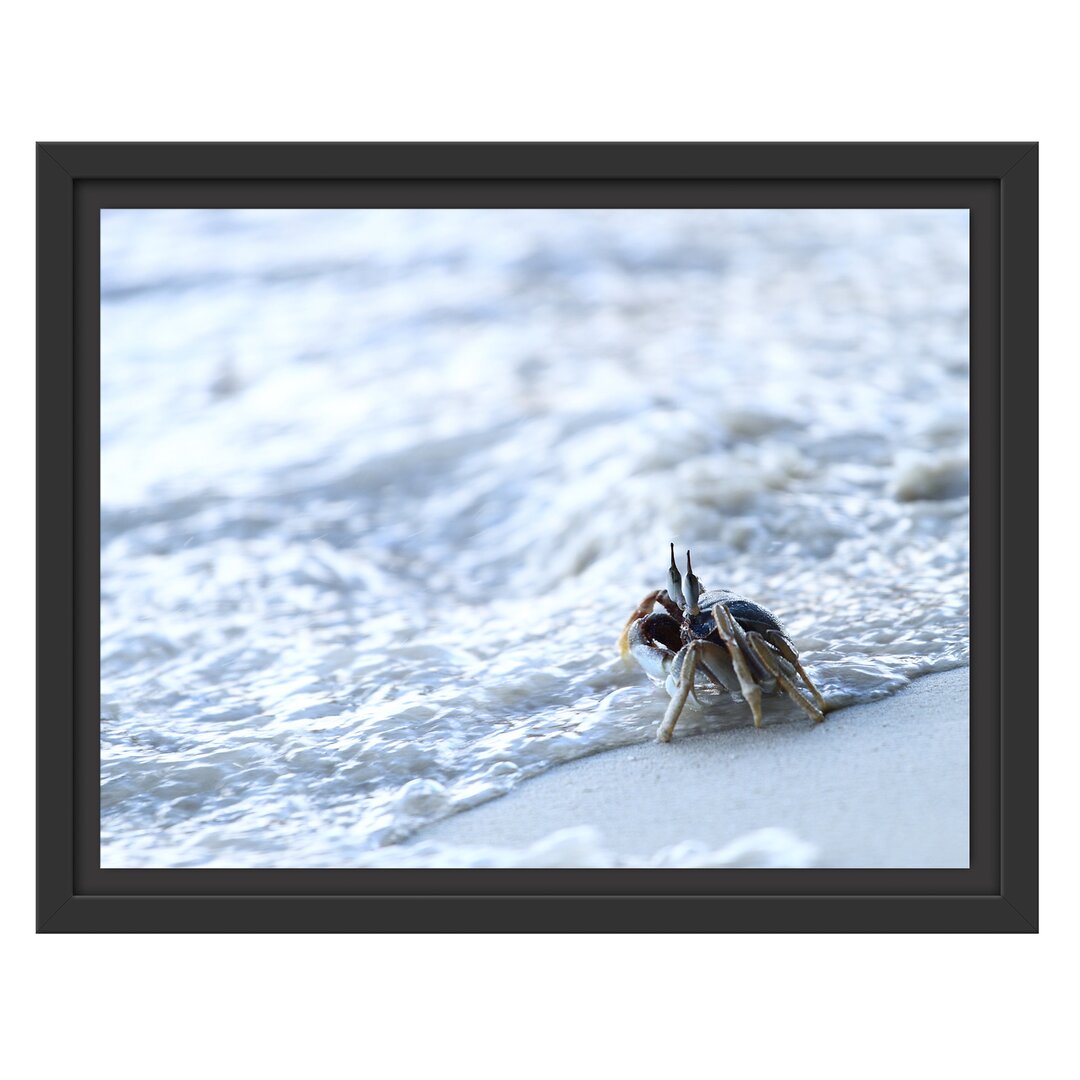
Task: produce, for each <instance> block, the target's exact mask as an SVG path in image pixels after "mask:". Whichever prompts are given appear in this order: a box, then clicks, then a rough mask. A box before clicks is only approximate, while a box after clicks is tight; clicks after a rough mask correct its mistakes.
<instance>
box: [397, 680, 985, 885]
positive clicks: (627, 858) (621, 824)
mask: <svg viewBox="0 0 1080 1080" xmlns="http://www.w3.org/2000/svg"><path fill="white" fill-rule="evenodd" d="M658 703H659V705H660V706H662V701H659V699H658ZM659 716H660V714H659V713H658V716H657V719H658V720H659ZM967 776H968V669H967V668H961V669H957V670H953V671H946V672H940V673H937V674H933V675H928V676H925V677H923V678H921V679H917V680H916V681H915V682H913V683H911V684H910V685H909V686H907V687H904V688H903V689H902V690H900V691H899V692H898V693H896V694H893V695H892V696H890V697H887V698H884V699H882V700H880V701H874V702H870V703H868V704H862V705H855V706H851V707H849V708H846V709H840V710H838V711H836V712H834V713H830V714H829V716H828V719H827V720H826V722H825V723H824V724H821V725H818V726H814V725H811V724H810V723H806V724H803V723H798V722H796V723H773V724H770V725H767V726H766V727H764V728H762V729H761V730H755V729H754V728H753V727H750V726H748V727H746V728H737V729H729V730H725V731H718V732H716V733H709V734H703V735H687V736H685V737H683V738H679V735H678V731H676V737H675V739H674V740H673V741H672V742H671V743H670V744H668V745H660V744H658V743H647V744H642V745H638V746H630V747H625V748H623V749H619V750H612V751H608V752H606V753H601V754H596V755H594V756H592V757H589V758H584V759H582V760H579V761H574V762H571V763H569V764H567V765H563V766H560V767H558V768H555V769H552V770H551V771H550V772H548V773H545V774H543V775H541V776H538V777H536V778H535V779H532V780H528V781H526V782H525V783H523V784H522V785H521V786H520V787H518V788H516V789H514V790H513V791H511V792H510V793H509V794H507V795H505V796H503V797H501V798H499V799H496V800H493V801H492V802H489V803H485V804H483V805H482V806H478V807H476V808H474V809H472V810H468V811H465V812H464V813H461V814H458V815H457V816H455V817H452V818H448V819H446V820H445V821H442V822H439V823H437V824H435V825H433V826H430V827H428V828H427V829H425V830H423V831H422V832H421V833H420V834H419V835H418V836H416V837H415V838H414V843H416V842H423V843H426V842H431V843H434V844H437V845H439V846H440V847H441V846H443V845H446V846H448V847H450V846H452V847H462V846H463V847H473V846H475V847H484V848H502V849H517V850H520V849H523V848H529V847H534V848H536V847H537V846H539V849H540V850H543V849H544V847H545V844H544V841H545V838H550V836H551V834H552V833H556V832H558V831H560V830H564V829H571V828H575V827H580V826H590V827H592V828H593V829H596V830H598V831H599V834H600V836H601V837H602V840H603V844H604V847H605V848H606V849H607V850H609V851H610V852H612V853H613V854H614V856H615V858H616V860H617V863H618V864H622V865H627V864H630V865H632V864H635V863H642V862H646V861H648V860H649V859H650V858H652V857H653V856H654V855H655V853H657V852H658V851H660V850H661V849H665V848H670V847H672V846H673V845H677V844H683V843H685V842H687V841H691V842H696V843H697V844H700V845H705V846H706V847H707V848H709V849H719V848H723V847H725V846H727V845H729V844H731V843H732V842H733V841H736V840H738V839H739V838H741V837H744V836H746V835H747V834H749V833H754V832H756V831H757V830H760V829H777V828H779V829H782V830H785V831H786V832H787V833H790V834H793V836H794V837H796V838H798V840H799V841H802V842H803V845H807V844H808V845H810V847H811V848H813V850H814V853H813V855H812V857H811V859H810V862H811V863H812V864H813V865H815V866H823V867H956V866H967V864H968V783H967ZM547 847H548V848H549V849H550V850H551V851H553V852H556V853H557V852H558V851H559V850H560V849H561V847H562V845H559V844H558V843H556V844H554V845H552V844H550V843H548V844H547ZM804 850H805V848H804ZM559 858H560V856H559V855H557V854H556V855H554V856H553V860H552V863H551V864H550V865H560V863H559V862H558V861H557V860H558V859H559ZM530 863H531V864H532V865H537V863H536V862H535V861H533V860H530ZM770 864H771V865H776V863H775V862H772V863H770ZM741 865H748V864H747V863H746V862H745V861H742V862H741Z"/></svg>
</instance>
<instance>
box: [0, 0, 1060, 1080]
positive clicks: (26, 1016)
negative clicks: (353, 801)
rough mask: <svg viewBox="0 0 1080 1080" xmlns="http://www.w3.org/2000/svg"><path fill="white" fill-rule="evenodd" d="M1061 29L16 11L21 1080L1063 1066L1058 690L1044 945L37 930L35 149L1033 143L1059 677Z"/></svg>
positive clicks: (852, 12)
mask: <svg viewBox="0 0 1080 1080" xmlns="http://www.w3.org/2000/svg"><path fill="white" fill-rule="evenodd" d="M1064 10H1065V9H1064V8H1063V7H1061V6H1059V5H1057V4H1056V3H1047V2H1040V0H1032V2H1029V3H1027V4H1025V5H1024V6H1023V8H1022V9H1017V8H1015V7H1011V8H1006V7H1005V6H1003V5H991V4H985V3H980V4H968V3H964V4H961V3H943V2H941V0H937V2H935V3H925V2H919V0H916V2H909V3H907V4H905V5H903V6H899V5H884V6H880V5H879V6H877V7H872V6H869V5H865V4H856V3H840V2H828V0H825V2H821V3H817V4H806V3H781V2H777V0H773V2H772V3H767V4H760V5H749V4H745V5H744V4H740V5H732V6H731V7H730V8H726V7H725V6H722V5H720V4H717V3H710V4H691V3H678V2H672V3H668V4H666V5H658V4H649V5H644V4H637V5H631V4H629V3H626V2H623V3H618V4H615V3H612V4H599V3H592V4H589V3H583V2H582V0H577V2H575V3H560V2H555V3H550V2H549V3H546V4H544V5H539V4H529V5H517V6H513V7H512V6H511V5H502V4H494V3H491V4H482V3H467V2H464V0H459V2H457V3H453V4H418V3H398V4H395V5H388V4H387V5H384V4H380V5H370V6H369V5H363V4H357V3H349V4H346V3H320V2H317V0H312V2H309V3H307V4H303V5H295V6H289V7H284V6H280V7H277V8H271V7H270V6H267V5H255V4H238V3H234V4H224V3H222V2H221V0H218V2H216V3H203V2H198V0H194V2H190V3H187V4H185V5H173V4H168V5H158V6H151V5H146V4H134V3H109V2H101V3H96V4H79V5H75V4H71V3H53V4H49V5H41V6H39V7H37V8H36V9H34V10H31V9H30V8H29V6H28V5H24V6H21V7H20V8H18V9H12V10H11V11H9V12H8V14H7V16H6V17H5V33H4V38H5V42H4V48H3V54H4V61H3V64H2V65H0V80H2V87H0V88H2V97H0V100H2V101H3V116H4V119H3V121H2V124H3V138H2V139H0V147H2V153H3V157H4V161H3V168H2V170H0V183H2V184H3V196H4V197H3V202H2V206H3V208H4V210H5V217H4V231H3V236H4V241H5V243H4V254H5V257H4V258H3V259H2V260H0V274H2V275H3V287H2V291H0V297H2V298H3V311H4V315H5V317H4V321H3V327H4V334H3V336H2V338H0V342H2V352H0V355H2V358H3V361H4V368H3V370H4V388H3V393H2V394H0V438H2V439H3V451H4V457H3V461H4V473H5V488H6V489H7V491H8V493H9V495H8V498H6V499H5V510H6V513H5V515H4V516H5V520H4V528H3V530H2V534H0V535H2V542H3V561H2V563H0V565H2V566H3V568H4V571H5V580H4V585H5V588H4V593H5V603H4V615H5V616H6V617H5V618H3V619H0V632H2V634H3V642H2V646H0V657H2V658H3V672H4V686H5V689H6V690H7V694H6V697H5V705H6V708H5V710H4V712H5V714H6V715H5V716H4V718H3V721H4V727H5V734H6V740H5V744H4V760H5V764H6V769H5V773H4V779H3V783H2V784H0V799H2V800H3V803H2V812H0V823H2V824H0V828H2V830H3V841H4V844H3V846H4V858H3V860H2V862H3V865H4V868H5V871H6V873H5V874H4V886H3V890H2V891H3V897H2V903H3V917H2V920H0V926H2V928H3V934H4V942H3V949H2V954H0V955H3V957H4V961H3V967H4V978H3V980H2V984H3V986H4V989H5V991H6V994H7V995H10V998H9V1002H8V1004H7V1005H6V1006H4V1009H3V1015H4V1019H5V1021H6V1025H10V1031H11V1032H12V1034H9V1035H7V1036H5V1039H4V1049H3V1055H2V1056H3V1060H5V1062H10V1061H15V1062H16V1066H15V1073H14V1075H19V1076H34V1077H39V1076H41V1077H52V1076H61V1075H67V1074H69V1073H70V1072H72V1071H73V1070H74V1069H81V1070H85V1071H86V1072H88V1073H89V1074H90V1075H96V1074H98V1073H106V1072H107V1073H109V1074H110V1075H112V1076H118V1077H127V1076H137V1075H138V1076H161V1077H171V1076H190V1075H192V1074H196V1075H203V1076H223V1075H237V1076H250V1075H263V1076H276V1075H286V1074H299V1075H305V1074H322V1073H326V1072H328V1071H330V1070H333V1071H334V1072H337V1071H339V1070H340V1071H342V1072H345V1073H348V1074H361V1073H364V1074H368V1073H373V1072H374V1073H378V1074H382V1075H387V1074H389V1075H406V1076H411V1075H418V1074H420V1073H421V1072H422V1071H425V1072H429V1073H430V1074H431V1075H435V1076H441V1075H444V1074H447V1075H455V1074H457V1073H459V1072H465V1071H468V1072H470V1073H476V1074H480V1075H486V1074H489V1073H490V1074H499V1075H506V1074H510V1073H516V1074H524V1075H527V1076H529V1075H544V1074H546V1073H548V1072H550V1071H551V1070H553V1069H558V1070H559V1071H561V1072H562V1073H569V1074H571V1075H584V1074H586V1073H588V1072H592V1071H600V1070H602V1071H603V1073H604V1074H605V1075H606V1074H608V1073H610V1072H615V1071H616V1070H617V1069H621V1070H624V1071H627V1072H629V1073H631V1074H638V1073H640V1074H642V1075H645V1074H660V1075H679V1074H681V1073H686V1072H690V1071H691V1070H693V1074H697V1071H698V1070H706V1069H707V1070H708V1071H709V1072H715V1073H717V1074H720V1073H727V1074H739V1073H742V1074H745V1073H748V1072H749V1073H753V1074H757V1075H760V1076H779V1075H785V1074H790V1073H792V1072H795V1071H797V1072H799V1073H802V1072H804V1070H806V1071H810V1072H812V1073H816V1072H818V1071H821V1072H826V1073H830V1074H832V1075H835V1076H856V1075H860V1076H861V1075H875V1076H885V1077H891V1076H900V1075H906V1074H908V1073H913V1074H915V1075H929V1076H935V1077H936V1076H949V1075H952V1074H953V1073H955V1072H959V1071H960V1070H963V1071H964V1072H965V1073H968V1072H976V1071H977V1072H978V1073H979V1074H981V1075H983V1076H1004V1075H1006V1074H1015V1073H1016V1072H1017V1071H1019V1070H1020V1069H1022V1068H1024V1066H1025V1065H1026V1064H1030V1065H1031V1066H1033V1068H1031V1069H1030V1072H1031V1074H1032V1075H1054V1074H1055V1073H1056V1072H1057V1071H1058V1069H1057V1068H1054V1067H1052V1066H1051V1055H1052V1054H1053V1053H1054V1051H1059V1052H1061V1051H1067V1047H1066V1045H1065V1039H1066V1037H1067V1034H1068V1032H1069V1030H1070V1021H1071V1015H1070V1014H1069V1013H1067V1012H1066V1009H1067V1007H1068V1001H1069V999H1070V997H1071V994H1070V992H1069V987H1071V985H1072V983H1073V982H1074V979H1073V971H1072V963H1071V962H1070V961H1069V960H1068V957H1067V953H1066V951H1067V950H1073V949H1074V946H1075V938H1076V935H1075V930H1074V926H1075V906H1076V900H1075V894H1074V893H1072V892H1071V889H1072V886H1073V883H1074V882H1075V879H1076V871H1075V867H1076V862H1077V855H1076V846H1077V845H1076V841H1075V836H1074V835H1073V833H1074V827H1073V824H1074V822H1075V818H1076V815H1075V809H1074V805H1073V804H1072V803H1071V802H1070V801H1069V800H1068V793H1069V792H1071V791H1072V790H1073V788H1074V787H1075V781H1074V780H1073V774H1074V772H1075V763H1076V761H1077V731H1078V729H1080V725H1078V723H1077V720H1076V707H1075V693H1069V692H1068V691H1067V688H1066V687H1065V685H1064V684H1063V681H1062V679H1061V678H1060V677H1057V676H1056V675H1053V674H1049V673H1048V677H1047V678H1046V679H1044V680H1043V683H1042V688H1043V691H1044V698H1045V701H1046V703H1047V704H1046V705H1045V707H1044V709H1043V714H1044V721H1043V735H1042V745H1043V749H1044V755H1043V756H1044V763H1043V774H1042V784H1043V840H1042V852H1043V856H1042V858H1043V873H1042V888H1043V901H1042V926H1043V933H1042V935H1041V936H1040V937H1038V938H1035V937H1030V936H1028V937H1012V936H1007V937H1006V936H1002V937H956V938H950V937H912V936H896V937H877V938H863V937H845V938H830V937H805V938H796V937H775V938H763V937H741V938H727V937H715V938H703V937H686V938H682V937H637V938H627V937H606V938H599V937H598V938H584V937H566V938H561V939H551V938H531V937H520V938H516V939H515V940H513V941H506V940H500V939H496V938H481V937H468V936H462V937H453V938H440V939H429V938H423V939H420V938H417V939H402V938H392V937H360V936H357V937H343V938H335V937H321V936H295V937H258V936H252V937H235V938H229V937H205V938H192V937H179V936H177V937H153V938H140V937H135V936H115V937H110V936H102V937H91V936H86V937H63V936H48V937H35V936H34V935H33V933H32V929H33V908H32V894H33V887H32V874H33V834H32V829H31V820H32V808H33V802H32V798H33V779H32V777H33V740H32V733H33V708H34V697H33V665H34V657H33V641H34V636H33V617H34V616H33V574H32V567H33V563H34V534H33V499H34V492H33V474H32V470H31V468H30V464H29V463H30V460H31V456H32V452H33V451H32V448H33V438H34V432H33V419H32V417H33V409H32V400H33V394H34V374H33V372H34V367H33V362H34V331H33V316H34V296H33V274H32V267H33V259H34V255H33V241H34V234H33V223H34V215H33V200H34V148H33V143H34V141H35V140H82V139H87V140H98V139H135V140H141V139H145V140H199V139H211V140H231V139H244V140H252V139H281V140H287V139H297V140H317V139H388V140H424V139H439V140H455V139H493V140H502V139H537V140H557V139H569V140H616V139H658V140H678V139H703V140H712V139H726V140H740V139H746V140H787V139H794V140H823V139H857V140H863V139H865V140H881V139H886V140H922V139H930V140H953V139H955V140H980V139H1040V140H1042V142H1043V145H1042V150H1041V169H1042V177H1043V181H1042V208H1041V219H1042V222H1043V223H1044V227H1043V229H1042V244H1043V246H1042V265H1043V269H1042V295H1043V304H1042V309H1043V312H1044V319H1043V336H1042V358H1043V360H1042V387H1043V393H1044V397H1045V399H1046V408H1045V411H1044V420H1043V424H1042V431H1043V433H1044V436H1043V437H1044V441H1045V445H1044V447H1043V456H1044V459H1045V460H1046V461H1047V463H1048V465H1047V477H1048V480H1047V483H1046V485H1045V489H1046V497H1045V503H1046V504H1047V506H1046V521H1045V522H1044V523H1043V534H1044V537H1045V539H1044V543H1043V546H1044V548H1045V550H1044V552H1043V555H1042V563H1043V566H1044V571H1043V578H1044V581H1045V583H1046V586H1045V589H1044V595H1043V600H1044V610H1045V612H1046V614H1044V617H1043V621H1044V623H1045V626H1046V632H1044V634H1043V649H1044V652H1045V654H1046V655H1047V656H1048V658H1049V660H1050V662H1054V660H1055V659H1058V658H1059V657H1060V656H1061V654H1062V652H1063V648H1062V646H1061V645H1060V644H1058V643H1056V642H1055V638H1054V637H1053V636H1052V634H1054V635H1060V636H1063V637H1064V639H1065V641H1066V642H1068V641H1069V639H1070V638H1071V637H1072V636H1073V634H1074V631H1073V629H1072V627H1071V623H1072V616H1073V613H1074V612H1075V610H1076V604H1075V599H1076V597H1075V590H1074V589H1072V588H1071V584H1072V583H1071V579H1072V578H1073V574H1072V573H1071V571H1070V561H1069V558H1068V555H1067V554H1066V552H1067V551H1068V552H1069V554H1071V551H1070V550H1069V549H1071V548H1072V547H1073V546H1075V545H1074V544H1071V543H1069V540H1068V538H1067V532H1066V524H1065V519H1066V514H1067V512H1068V510H1069V508H1070V504H1071V502H1072V500H1073V498H1074V496H1075V490H1076V483H1075V476H1074V470H1073V469H1072V467H1071V460H1072V459H1073V458H1074V457H1075V454H1074V453H1071V452H1070V451H1069V449H1068V448H1065V447H1061V448H1060V449H1058V448H1057V447H1056V443H1057V440H1058V438H1059V436H1058V432H1060V431H1062V430H1068V427H1069V426H1070V423H1074V421H1073V420H1072V413H1073V407H1072V402H1073V401H1074V400H1075V389H1076V387H1075V374H1074V371H1075V368H1076V359H1077V334H1076V331H1075V328H1074V326H1073V321H1074V317H1075V316H1074V312H1075V309H1076V300H1075V295H1074V294H1075V291H1076V282H1077V273H1076V265H1077V255H1076V253H1075V243H1076V239H1077V230H1076V217H1077V215H1076V210H1075V203H1074V202H1073V201H1072V191H1073V189H1074V187H1075V183H1076V165H1077V152H1076V135H1075V116H1074V115H1072V114H1071V112H1070V110H1069V109H1068V108H1067V107H1066V98H1067V97H1068V98H1069V99H1070V100H1072V99H1073V98H1074V95H1075V84H1074V74H1073V72H1074V62H1073V61H1074V57H1073V49H1074V41H1075V39H1074V36H1073V35H1072V34H1070V33H1069V32H1067V30H1066V26H1065V24H1064V21H1063V20H1064V18H1065V16H1064V15H1063V14H1058V12H1063V11H1064ZM511 12H513V14H511ZM1051 458H1056V459H1057V460H1056V461H1051V460H1050V459H1051ZM12 495H13V496H14V498H12V497H11V496H12ZM1033 590H1034V582H1033ZM1062 593H1065V595H1064V596H1063V595H1062ZM1051 604H1053V606H1054V607H1055V608H1056V609H1057V610H1058V612H1059V613H1060V614H1058V615H1057V616H1056V617H1053V618H1052V617H1051ZM1018 614H1019V613H1018ZM1058 641H1060V637H1059V638H1058ZM1065 666H1066V670H1068V669H1069V668H1071V667H1072V666H1073V664H1072V662H1071V661H1069V660H1068V659H1066V661H1065ZM1052 690H1056V691H1057V697H1056V698H1055V697H1052V696H1051V691H1052ZM1055 701H1056V704H1055ZM1072 956H1073V960H1074V961H1075V951H1073V952H1072ZM514 972H516V973H518V977H516V978H515V977H512V973H514ZM1059 976H1060V977H1063V978H1064V979H1065V980H1066V983H1065V989H1064V990H1062V991H1061V992H1059V988H1058V986H1057V985H1055V978H1056V977H1059ZM1066 1060H1068V1059H1067V1058H1066Z"/></svg>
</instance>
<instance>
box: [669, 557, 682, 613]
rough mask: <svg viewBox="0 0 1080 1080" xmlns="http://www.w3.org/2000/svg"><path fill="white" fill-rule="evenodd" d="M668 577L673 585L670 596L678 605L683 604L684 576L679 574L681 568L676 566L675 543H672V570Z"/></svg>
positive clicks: (670, 588)
mask: <svg viewBox="0 0 1080 1080" xmlns="http://www.w3.org/2000/svg"><path fill="white" fill-rule="evenodd" d="M668 577H669V578H670V579H671V585H670V587H669V588H668V596H670V597H671V599H672V600H674V601H675V603H676V604H681V603H682V598H683V589H682V574H680V573H679V568H678V567H677V566H676V565H675V544H674V542H672V545H671V569H670V570H668Z"/></svg>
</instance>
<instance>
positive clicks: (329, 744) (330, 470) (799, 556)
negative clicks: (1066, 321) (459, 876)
mask: <svg viewBox="0 0 1080 1080" xmlns="http://www.w3.org/2000/svg"><path fill="white" fill-rule="evenodd" d="M967 265H968V263H967V215H966V212H962V211H925V210H920V211H776V210H770V211H719V210H693V211H690V210H608V211H595V210H505V211H503V210H411V211H404V210H403V211H389V210H371V211H194V210H192V211H109V212H106V213H105V214H103V219H102V515H101V530H102V538H101V543H102V610H101V634H102V646H101V652H102V655H101V678H102V791H101V806H102V864H103V865H105V866H143V865H159V866H256V865H261V866H289V865H291V866H344V865H358V864H361V863H363V864H366V865H370V864H373V863H374V864H378V863H379V861H380V859H382V860H384V861H388V862H392V861H393V859H394V858H395V855H394V852H393V848H392V847H391V845H393V844H395V843H396V842H399V841H402V840H405V839H407V838H408V837H409V836H411V835H412V834H413V833H414V832H415V830H416V829H417V828H418V827H419V826H421V825H422V824H424V823H426V822H428V821H431V820H435V819H437V818H439V817H442V816H445V815H446V814H449V813H453V812H455V811H456V810H458V809H460V808H462V807H465V806H468V805H473V804H475V803H477V802H480V801H483V800H485V799H487V798H491V797H492V796H493V795H495V794H498V793H500V792H503V791H505V790H507V789H508V788H509V787H511V786H512V785H513V784H515V783H517V782H518V781H520V780H521V779H522V778H523V777H526V776H529V775H533V774H535V773H537V772H540V771H543V770H544V769H547V768H549V767H551V766H552V765H553V764H555V763H557V762H560V761H564V760H569V759H571V758H575V757H580V756H582V755H585V754H589V753H593V752H595V751H597V750H601V749H606V748H609V747H614V746H619V745H624V744H627V743H632V742H636V741H640V740H644V739H648V738H651V737H652V733H653V730H654V729H655V725H656V723H657V722H658V720H659V719H660V717H661V716H662V715H663V710H664V707H665V703H666V700H667V699H666V695H665V694H664V693H663V691H662V690H661V689H658V688H656V687H654V686H653V685H652V684H650V682H649V681H648V679H647V678H646V677H645V676H644V675H643V674H642V673H641V672H640V671H639V670H637V669H633V668H627V667H625V666H624V665H623V664H622V663H621V661H619V659H618V657H617V656H616V653H615V649H614V641H615V639H616V637H617V635H618V633H619V630H620V629H621V627H622V624H623V622H624V620H625V618H626V616H627V614H628V613H629V612H630V610H631V609H632V608H633V607H634V606H635V604H636V603H637V602H638V601H639V600H640V599H641V597H642V596H643V595H644V594H645V593H646V592H647V591H649V590H650V589H653V588H657V587H660V586H663V585H664V584H666V564H667V544H668V541H669V540H671V539H675V540H676V541H677V543H678V544H679V545H681V547H683V548H685V547H692V548H693V552H694V565H695V569H696V571H697V572H698V574H699V575H700V576H701V578H702V579H703V582H704V584H705V586H706V587H707V588H716V587H727V588H731V589H734V590H736V591H738V592H741V593H744V594H746V595H748V596H750V597H751V598H753V599H755V600H757V601H758V602H759V603H762V604H764V605H765V606H767V607H769V608H770V609H772V610H773V611H775V612H776V613H777V614H778V615H779V616H780V617H781V619H783V620H784V622H785V623H786V624H787V627H788V629H789V631H790V632H791V634H792V636H793V637H794V638H795V639H796V641H797V643H798V645H799V647H800V649H801V651H802V655H803V659H804V661H805V662H806V664H807V667H808V668H809V670H810V672H811V674H812V676H813V677H814V679H815V681H816V682H817V683H818V685H819V686H820V687H821V688H822V689H823V691H824V692H825V694H826V696H827V697H828V698H829V699H830V700H831V701H832V702H833V703H835V704H843V703H845V702H852V701H856V700H864V699H866V698H868V697H873V696H879V695H882V694H886V693H888V692H890V691H892V690H894V689H896V688H897V687H899V686H901V685H903V684H904V683H905V682H906V681H907V680H908V679H910V678H912V677H913V676H916V675H919V674H922V673H925V672H929V671H937V670H943V669H945V668H949V667H955V666H959V665H962V664H965V663H966V662H967V650H968V591H967V575H968V538H967V530H968V518H967V509H968V500H967V468H968V464H967V417H968V409H967V400H968V355H967ZM766 718H767V721H768V722H770V723H788V722H797V723H804V722H806V721H805V718H804V717H803V715H802V714H801V713H799V712H798V710H797V709H795V708H793V707H792V706H790V705H788V704H786V703H783V702H780V701H775V700H774V701H772V702H771V703H770V705H769V707H768V710H767V717H766ZM748 722H749V714H748V712H747V710H746V707H745V706H744V705H742V704H740V703H736V702H732V701H730V700H727V699H724V700H723V701H715V700H714V701H712V702H710V703H709V705H708V707H707V708H706V709H705V710H704V711H703V712H702V711H696V710H688V712H687V714H686V715H685V718H684V719H683V720H682V721H680V724H679V728H678V732H677V737H685V736H692V735H693V733H694V732H695V731H700V730H704V729H706V728H715V727H717V726H720V727H722V726H725V725H735V724H745V723H748ZM771 824H772V823H771V822H770V821H768V820H763V821H762V825H763V826H768V825H771ZM451 861H452V860H451Z"/></svg>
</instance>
